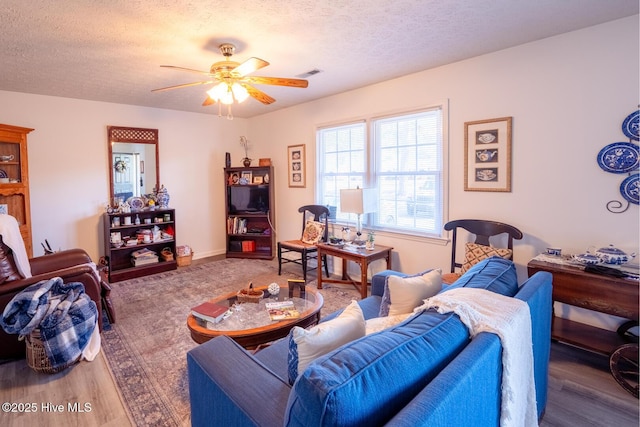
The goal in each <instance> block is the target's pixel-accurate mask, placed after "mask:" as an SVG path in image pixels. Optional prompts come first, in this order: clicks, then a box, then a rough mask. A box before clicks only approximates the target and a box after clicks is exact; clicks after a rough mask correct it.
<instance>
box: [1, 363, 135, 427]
mask: <svg viewBox="0 0 640 427" xmlns="http://www.w3.org/2000/svg"><path fill="white" fill-rule="evenodd" d="M0 402H2V405H3V406H2V409H1V410H0V425H1V426H7V427H23V426H24V427H31V426H40V427H46V426H51V427H54V426H55V427H58V426H96V427H98V426H104V427H119V426H130V425H132V423H131V422H130V420H129V416H128V414H127V410H126V408H125V406H124V404H123V403H122V400H121V399H120V395H119V392H118V389H117V387H116V385H115V382H114V380H113V378H112V376H111V372H110V371H109V367H108V364H107V362H106V360H105V358H104V355H103V353H102V352H101V353H100V354H99V355H98V356H97V357H96V358H95V360H94V361H93V362H81V363H79V364H76V365H74V366H73V367H71V368H69V369H66V370H65V371H62V372H59V373H57V374H42V373H38V372H35V371H34V370H32V369H31V368H30V367H29V366H27V363H26V361H25V360H19V361H14V362H10V363H5V364H3V365H0ZM7 404H9V407H8V408H9V410H7Z"/></svg>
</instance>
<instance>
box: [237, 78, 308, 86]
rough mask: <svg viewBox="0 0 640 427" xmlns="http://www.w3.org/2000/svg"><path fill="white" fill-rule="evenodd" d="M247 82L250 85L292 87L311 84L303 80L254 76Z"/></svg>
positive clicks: (247, 79)
mask: <svg viewBox="0 0 640 427" xmlns="http://www.w3.org/2000/svg"><path fill="white" fill-rule="evenodd" d="M245 80H246V81H247V82H250V83H255V84H258V85H276V86H290V87H308V86H309V82H308V81H306V80H303V79H288V78H286V77H261V76H252V77H246V78H245Z"/></svg>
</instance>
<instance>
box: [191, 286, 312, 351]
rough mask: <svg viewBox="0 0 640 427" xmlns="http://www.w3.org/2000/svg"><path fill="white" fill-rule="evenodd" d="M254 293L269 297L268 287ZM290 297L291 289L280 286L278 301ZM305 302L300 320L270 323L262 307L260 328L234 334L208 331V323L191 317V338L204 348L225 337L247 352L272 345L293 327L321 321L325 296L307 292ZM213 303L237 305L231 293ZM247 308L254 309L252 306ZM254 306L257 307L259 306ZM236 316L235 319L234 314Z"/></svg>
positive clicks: (229, 331) (238, 331)
mask: <svg viewBox="0 0 640 427" xmlns="http://www.w3.org/2000/svg"><path fill="white" fill-rule="evenodd" d="M255 289H257V290H259V291H264V293H265V295H268V292H267V286H261V287H257V288H255ZM288 296H289V288H288V287H287V286H280V295H279V296H278V300H283V299H284V298H285V297H288ZM304 299H306V300H307V308H306V309H305V310H304V311H300V317H298V318H295V319H287V320H280V321H272V320H270V319H269V315H268V314H267V311H266V309H265V308H264V306H263V305H262V304H261V306H262V308H263V310H264V313H260V314H264V316H266V317H264V322H263V323H262V324H261V325H260V326H256V327H250V328H247V329H235V330H224V329H223V328H220V329H209V328H207V327H206V326H205V324H204V323H206V322H201V321H200V320H198V319H196V318H195V317H194V316H193V315H191V314H189V316H188V317H187V327H188V328H189V331H190V332H191V338H193V340H194V341H195V342H197V343H198V344H202V343H204V342H206V341H209V340H210V339H212V338H215V337H218V336H221V335H226V336H228V337H230V338H232V339H233V340H234V341H236V342H237V343H238V344H240V345H241V346H243V347H244V348H246V349H247V350H253V349H255V348H256V347H258V346H260V345H262V344H267V343H270V342H271V341H275V340H277V339H280V338H282V337H285V336H287V334H288V333H289V331H290V330H291V329H292V328H293V327H294V326H300V327H302V328H307V327H309V326H313V325H315V324H317V323H318V322H319V321H320V309H322V305H323V304H324V299H323V298H322V295H321V294H320V293H318V292H317V291H316V290H315V289H312V288H306V290H305V296H304ZM267 300H268V298H267ZM210 301H211V302H214V303H218V304H222V305H226V306H229V307H231V306H233V304H235V303H236V302H237V299H236V292H231V293H228V294H226V295H223V296H220V297H217V298H213V299H212V300H210ZM245 304H249V305H254V304H253V303H245ZM245 304H242V305H245ZM255 305H256V306H257V304H255ZM233 315H235V313H234V314H233ZM233 315H232V316H233ZM226 321H227V320H223V321H222V322H226ZM258 323H260V321H258Z"/></svg>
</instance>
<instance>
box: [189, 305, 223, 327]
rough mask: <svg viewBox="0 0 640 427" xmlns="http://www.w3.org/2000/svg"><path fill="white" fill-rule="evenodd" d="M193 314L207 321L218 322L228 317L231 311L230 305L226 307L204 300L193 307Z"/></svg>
mask: <svg viewBox="0 0 640 427" xmlns="http://www.w3.org/2000/svg"><path fill="white" fill-rule="evenodd" d="M191 314H192V315H193V317H196V318H198V319H200V320H204V321H206V322H211V323H218V322H219V321H221V320H223V319H224V318H225V317H227V315H228V314H230V313H229V307H225V306H224V305H222V304H216V303H214V302H204V303H202V304H200V305H197V306H195V307H193V308H192V309H191Z"/></svg>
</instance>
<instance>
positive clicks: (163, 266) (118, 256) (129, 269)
mask: <svg viewBox="0 0 640 427" xmlns="http://www.w3.org/2000/svg"><path fill="white" fill-rule="evenodd" d="M165 215H168V216H169V217H168V218H169V220H168V221H167V220H165ZM136 216H137V217H138V218H140V224H135V218H136ZM116 217H117V218H119V219H120V225H119V226H117V225H114V218H116ZM125 217H130V218H131V224H130V225H129V224H128V225H125V224H124V222H125V221H124V218H125ZM159 218H162V221H157V219H159ZM145 219H150V220H151V223H148V224H145ZM103 222H104V250H105V256H106V257H107V261H108V266H109V269H108V278H109V282H120V281H122V280H128V279H133V278H135V277H142V276H148V275H149V274H155V273H160V272H163V271H169V270H175V269H176V268H178V264H177V261H176V259H177V254H176V235H175V229H176V219H175V209H155V210H142V211H134V212H131V213H113V214H110V213H105V214H104V218H103ZM154 226H158V228H160V230H166V229H167V228H169V227H171V228H173V233H174V234H173V239H171V240H161V241H157V242H150V243H138V244H136V245H133V246H126V245H125V246H121V247H119V248H116V247H114V246H113V245H112V244H111V233H114V232H116V233H118V232H119V233H121V237H122V238H123V239H124V237H131V238H133V239H135V238H136V235H137V231H138V230H151V229H153V227H154ZM143 248H147V249H149V250H151V251H153V252H155V253H156V254H157V255H158V258H159V260H158V262H157V263H155V264H147V265H141V266H138V267H135V266H134V265H133V264H132V262H131V254H132V253H133V252H135V251H137V250H140V249H143ZM164 248H169V249H170V250H171V252H172V253H173V260H172V261H163V260H162V257H161V256H160V252H161V251H162V249H164Z"/></svg>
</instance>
